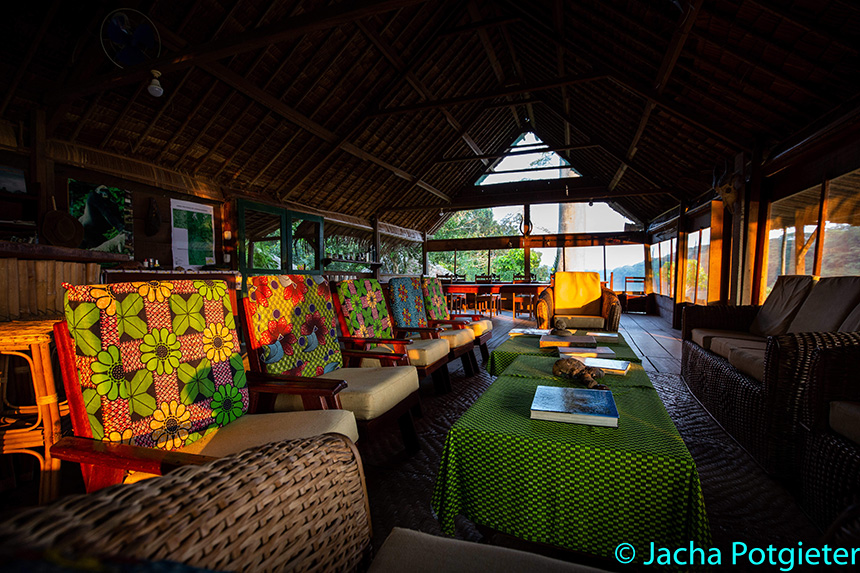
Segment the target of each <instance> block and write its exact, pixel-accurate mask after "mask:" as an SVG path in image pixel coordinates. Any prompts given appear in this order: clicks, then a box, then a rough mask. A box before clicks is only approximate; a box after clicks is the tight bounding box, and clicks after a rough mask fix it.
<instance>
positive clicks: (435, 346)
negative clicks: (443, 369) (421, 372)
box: [361, 338, 448, 368]
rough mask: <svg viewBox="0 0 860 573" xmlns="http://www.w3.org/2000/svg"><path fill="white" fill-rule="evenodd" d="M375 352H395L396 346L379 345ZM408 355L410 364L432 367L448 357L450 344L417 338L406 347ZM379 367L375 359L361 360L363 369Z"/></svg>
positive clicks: (436, 339) (435, 339) (434, 339)
mask: <svg viewBox="0 0 860 573" xmlns="http://www.w3.org/2000/svg"><path fill="white" fill-rule="evenodd" d="M374 350H379V351H381V352H394V346H392V345H391V344H379V345H377V346H376V348H374ZM406 354H408V355H409V363H410V364H412V365H413V366H430V365H431V364H433V363H435V362H436V361H437V360H440V359H441V358H443V357H445V356H447V355H448V343H447V342H445V341H444V340H440V339H438V338H433V339H431V338H427V339H423V338H415V339H413V340H412V344H410V345H408V346H407V347H406ZM379 366H381V365H380V363H379V360H377V359H375V358H363V359H362V360H361V367H362V368H378V367H379Z"/></svg>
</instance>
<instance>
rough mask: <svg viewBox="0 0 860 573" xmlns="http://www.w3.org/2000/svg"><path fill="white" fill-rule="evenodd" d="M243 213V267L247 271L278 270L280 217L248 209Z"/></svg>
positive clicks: (279, 259)
mask: <svg viewBox="0 0 860 573" xmlns="http://www.w3.org/2000/svg"><path fill="white" fill-rule="evenodd" d="M244 211H245V213H244V214H245V217H244V223H245V232H244V237H243V241H242V244H243V246H244V253H245V258H244V261H242V262H243V263H244V266H245V267H246V268H249V269H261V270H280V269H281V261H282V258H283V253H282V251H281V219H282V217H281V215H280V214H277V213H273V212H269V211H263V210H258V209H254V208H250V207H249V208H246V209H245V210H244Z"/></svg>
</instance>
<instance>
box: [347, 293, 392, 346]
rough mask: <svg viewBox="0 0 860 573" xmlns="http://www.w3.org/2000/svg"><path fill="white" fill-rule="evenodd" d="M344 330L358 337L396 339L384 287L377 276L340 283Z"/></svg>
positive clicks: (349, 334)
mask: <svg viewBox="0 0 860 573" xmlns="http://www.w3.org/2000/svg"><path fill="white" fill-rule="evenodd" d="M335 288H336V289H337V296H338V299H339V302H340V308H341V311H342V312H341V313H339V314H338V318H339V319H340V327H341V330H342V331H343V332H344V333H346V334H347V335H348V336H355V337H357V338H394V330H393V329H392V326H391V317H390V316H389V314H388V307H387V306H386V304H385V296H384V295H383V293H382V287H381V286H380V284H379V281H377V280H376V279H348V280H344V281H341V282H339V283H337V285H336V286H335Z"/></svg>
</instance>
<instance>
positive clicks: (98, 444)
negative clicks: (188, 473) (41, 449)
mask: <svg viewBox="0 0 860 573" xmlns="http://www.w3.org/2000/svg"><path fill="white" fill-rule="evenodd" d="M51 455H52V456H54V457H55V458H58V459H61V460H63V461H66V462H75V463H79V464H93V465H97V466H101V467H107V468H115V469H119V470H124V471H137V472H144V473H148V474H155V475H163V474H166V473H167V472H169V471H172V470H174V469H176V468H179V467H182V466H188V465H195V466H200V465H203V464H207V463H209V462H211V461H214V460H216V459H218V458H213V457H210V456H201V455H199V454H186V453H183V452H172V451H165V450H159V449H155V448H142V447H140V446H130V445H128V444H119V443H114V442H103V441H101V440H94V439H91V438H79V437H76V436H66V437H64V438H60V440H59V441H58V442H57V443H56V444H54V445H53V446H51Z"/></svg>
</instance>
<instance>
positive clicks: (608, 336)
mask: <svg viewBox="0 0 860 573" xmlns="http://www.w3.org/2000/svg"><path fill="white" fill-rule="evenodd" d="M585 334H587V335H588V336H593V337H594V340H596V341H597V342H600V343H602V344H618V333H617V332H586V333H585Z"/></svg>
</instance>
